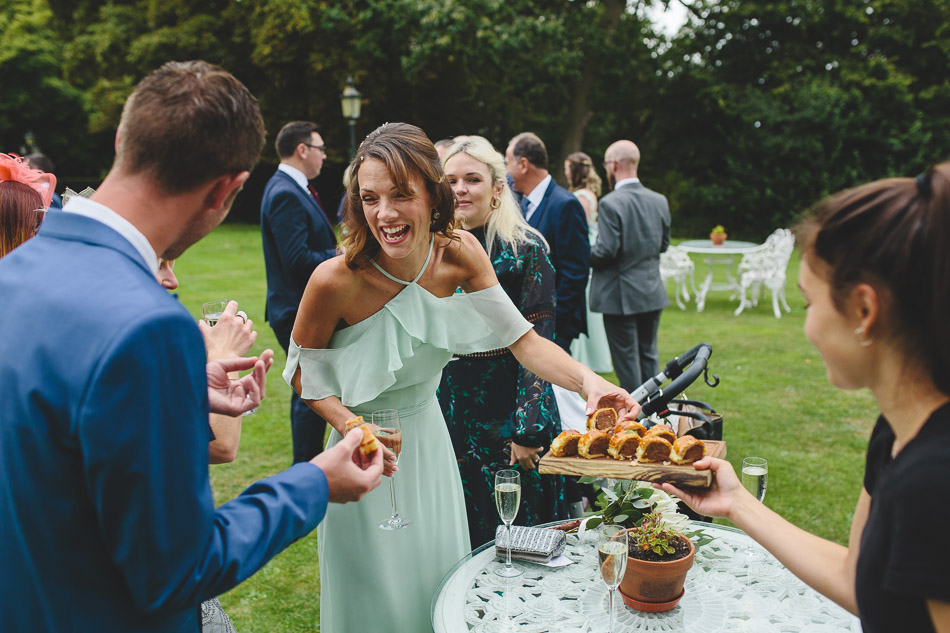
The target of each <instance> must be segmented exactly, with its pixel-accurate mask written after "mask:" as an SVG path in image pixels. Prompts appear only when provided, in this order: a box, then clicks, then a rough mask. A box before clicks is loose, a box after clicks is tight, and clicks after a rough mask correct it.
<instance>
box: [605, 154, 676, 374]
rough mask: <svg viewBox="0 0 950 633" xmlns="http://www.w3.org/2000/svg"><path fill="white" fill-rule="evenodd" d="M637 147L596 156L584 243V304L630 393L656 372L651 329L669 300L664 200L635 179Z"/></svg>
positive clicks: (667, 207)
mask: <svg viewBox="0 0 950 633" xmlns="http://www.w3.org/2000/svg"><path fill="white" fill-rule="evenodd" d="M639 164H640V150H639V149H638V148H637V146H636V145H635V144H634V143H633V142H632V141H617V142H615V143H613V144H612V145H611V146H610V147H608V148H607V152H606V153H605V154H604V169H605V170H606V171H607V183H608V186H611V187H612V188H613V190H612V191H611V192H610V193H608V194H607V195H606V196H604V197H603V198H601V200H600V206H599V207H598V215H597V243H596V244H594V246H593V247H592V248H591V252H590V265H591V268H593V273H592V275H591V282H590V309H591V310H593V311H594V312H602V313H603V315H604V329H605V330H606V331H607V343H608V345H609V346H610V357H611V359H612V360H613V363H614V369H615V370H616V372H617V378H618V379H619V380H620V386H621V387H623V388H624V389H626V390H628V391H631V392H632V391H633V390H634V389H636V388H637V387H638V386H640V385H641V384H642V383H643V382H644V381H645V380H646V379H647V378H649V377H650V376H653V375H656V373H657V372H658V371H659V360H660V355H659V352H658V351H657V340H656V334H657V330H659V328H660V313H661V312H662V311H663V308H665V307H666V306H668V305H670V300H669V299H668V298H667V296H666V288H665V287H664V286H663V283H662V281H661V280H660V253H662V252H663V251H665V250H666V248H667V247H668V246H669V245H670V205H669V204H668V203H667V201H666V197H664V196H662V195H661V194H659V193H657V192H655V191H651V190H650V189H647V188H646V187H644V186H643V184H641V183H640V179H639V178H637V167H638V166H639Z"/></svg>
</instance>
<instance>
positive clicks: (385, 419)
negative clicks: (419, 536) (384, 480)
mask: <svg viewBox="0 0 950 633" xmlns="http://www.w3.org/2000/svg"><path fill="white" fill-rule="evenodd" d="M371 419H372V421H373V424H375V425H376V426H378V427H379V429H378V430H377V431H376V432H375V433H376V435H377V437H381V438H382V437H387V438H389V450H391V451H392V452H393V453H394V454H395V455H396V463H398V462H399V453H400V452H402V430H401V428H400V426H399V412H398V411H397V410H396V409H382V410H380V411H373V414H372V416H371ZM389 494H390V497H391V499H392V514H391V515H390V517H389V518H388V519H386V520H385V521H383V522H382V523H380V524H379V529H381V530H399V529H402V528H404V527H409V526H410V525H412V521H407V520H405V519H404V518H402V517H401V516H399V510H398V508H396V473H393V474H392V476H391V477H390V478H389Z"/></svg>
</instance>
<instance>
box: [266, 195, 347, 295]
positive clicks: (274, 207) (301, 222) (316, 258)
mask: <svg viewBox="0 0 950 633" xmlns="http://www.w3.org/2000/svg"><path fill="white" fill-rule="evenodd" d="M268 217H269V219H270V225H271V230H272V231H273V232H274V239H275V240H276V242H277V243H278V244H280V249H279V250H278V256H279V257H280V259H281V262H282V263H283V265H284V269H285V270H288V271H290V274H291V275H293V276H294V277H295V278H297V279H298V280H300V281H302V282H303V283H306V281H307V280H308V279H309V278H310V275H311V273H313V271H314V269H315V268H316V267H317V266H318V265H320V264H321V263H322V262H324V261H326V260H328V259H330V258H331V257H335V256H336V247H335V246H333V247H332V248H327V249H325V250H317V251H314V250H311V249H310V246H308V244H307V236H308V235H309V233H310V228H309V217H308V214H307V211H306V210H305V209H304V208H302V206H301V201H300V199H299V198H298V197H297V196H295V195H294V194H293V193H290V192H288V191H280V192H278V193H276V194H275V195H274V199H273V200H272V201H271V205H270V209H269V210H268ZM328 230H329V229H328ZM330 240H331V241H332V232H331V236H330Z"/></svg>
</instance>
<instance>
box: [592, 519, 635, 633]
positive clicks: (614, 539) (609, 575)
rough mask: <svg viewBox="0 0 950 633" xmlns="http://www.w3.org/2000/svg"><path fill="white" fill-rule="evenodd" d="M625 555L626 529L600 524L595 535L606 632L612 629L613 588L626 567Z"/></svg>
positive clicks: (616, 585)
mask: <svg viewBox="0 0 950 633" xmlns="http://www.w3.org/2000/svg"><path fill="white" fill-rule="evenodd" d="M627 556H628V550H627V531H626V530H625V529H624V528H623V527H621V526H619V525H604V526H602V528H601V532H600V534H599V535H598V537H597V562H598V563H599V565H600V577H601V578H603V579H604V583H606V585H607V604H608V607H607V609H608V610H609V613H610V625H609V627H608V628H607V633H612V632H613V630H614V589H616V588H617V587H619V586H620V581H621V580H622V579H623V573H624V571H626V569H627Z"/></svg>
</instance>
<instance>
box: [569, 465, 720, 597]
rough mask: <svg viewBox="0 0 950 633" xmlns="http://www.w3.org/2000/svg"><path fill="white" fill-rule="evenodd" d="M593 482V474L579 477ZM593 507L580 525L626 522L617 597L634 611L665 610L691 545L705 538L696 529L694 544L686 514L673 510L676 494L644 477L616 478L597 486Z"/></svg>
mask: <svg viewBox="0 0 950 633" xmlns="http://www.w3.org/2000/svg"><path fill="white" fill-rule="evenodd" d="M585 479H586V483H593V482H594V481H596V480H594V479H593V478H582V479H581V481H582V482H585ZM597 505H598V506H599V514H598V513H597V511H594V512H591V513H589V514H590V515H591V516H590V517H589V518H588V519H587V520H586V521H585V522H584V525H583V529H590V528H595V527H597V526H599V525H600V524H601V523H612V524H617V525H622V526H624V527H626V528H627V539H628V543H629V548H628V549H629V552H630V553H629V556H628V557H627V569H626V571H625V572H624V577H623V580H622V581H621V582H620V593H621V596H622V597H623V601H624V602H625V603H626V604H627V605H628V606H630V607H633V608H635V609H638V610H640V611H652V612H659V611H669V610H670V609H672V608H673V607H675V606H676V604H677V603H678V602H679V600H680V598H681V597H682V595H683V584H684V582H685V581H686V574H687V573H688V572H689V570H690V568H691V567H692V566H693V558H694V556H695V553H696V546H697V545H702V544H703V543H707V542H709V539H708V538H705V537H704V535H703V534H702V532H701V531H698V530H697V531H695V532H694V534H695V535H696V536H697V537H699V538H697V543H696V544H694V543H693V541H692V539H691V538H690V537H689V536H687V534H686V532H687V530H688V529H689V525H690V522H689V518H688V517H686V516H685V515H683V514H680V513H679V512H677V505H676V499H675V498H674V497H671V496H670V495H668V494H666V493H665V492H663V491H661V490H654V489H653V487H652V486H651V485H650V484H649V483H646V482H626V481H618V482H616V483H615V484H614V485H613V486H605V487H602V488H601V494H600V495H599V496H598V499H597Z"/></svg>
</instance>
